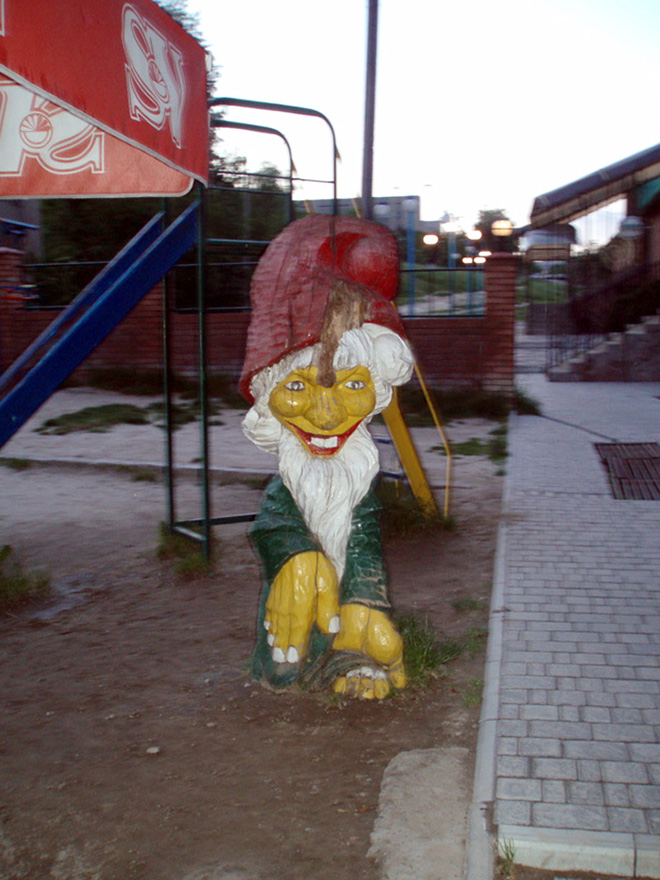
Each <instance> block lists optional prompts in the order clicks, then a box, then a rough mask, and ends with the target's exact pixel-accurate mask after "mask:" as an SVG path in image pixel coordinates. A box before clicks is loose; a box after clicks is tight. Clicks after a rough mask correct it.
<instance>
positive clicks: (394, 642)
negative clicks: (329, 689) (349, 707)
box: [332, 603, 406, 700]
mask: <svg viewBox="0 0 660 880" xmlns="http://www.w3.org/2000/svg"><path fill="white" fill-rule="evenodd" d="M332 647H333V648H334V649H335V650H337V651H358V652H359V653H360V654H363V655H364V656H365V658H367V662H366V663H365V665H363V666H358V667H357V668H356V669H352V670H351V671H350V672H348V673H347V674H346V675H342V676H340V677H339V678H337V680H336V681H335V683H334V689H335V691H336V692H337V693H340V694H347V695H348V696H352V697H358V698H360V699H363V700H373V699H376V700H381V699H383V697H386V696H387V695H388V694H389V693H390V690H391V688H392V687H395V688H403V687H405V686H406V673H405V670H404V668H403V640H402V638H401V636H400V635H399V633H398V631H397V629H396V627H395V626H394V624H393V623H392V621H391V620H390V619H389V617H388V616H387V615H386V614H384V613H383V612H382V611H378V610H377V609H376V608H369V607H367V606H366V605H358V604H357V603H356V604H347V605H344V606H342V609H341V617H340V631H339V634H338V635H337V636H336V637H335V640H334V642H333V643H332ZM369 660H370V661H372V663H371V664H369V663H368V661H369ZM374 664H375V666H374Z"/></svg>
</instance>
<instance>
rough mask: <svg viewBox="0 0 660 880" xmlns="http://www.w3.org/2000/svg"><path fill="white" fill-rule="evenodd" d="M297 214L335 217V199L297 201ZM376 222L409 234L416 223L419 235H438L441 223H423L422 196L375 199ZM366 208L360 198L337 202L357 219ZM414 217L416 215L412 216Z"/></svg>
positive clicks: (344, 210)
mask: <svg viewBox="0 0 660 880" xmlns="http://www.w3.org/2000/svg"><path fill="white" fill-rule="evenodd" d="M294 205H295V207H296V214H297V215H298V216H299V215H300V214H301V213H303V212H304V213H311V214H332V208H333V202H332V199H309V200H308V201H304V202H301V201H298V202H294ZM373 205H374V220H376V222H377V223H382V225H383V226H387V227H388V229H391V230H392V232H405V231H406V230H407V229H408V224H409V222H410V221H411V220H412V223H413V229H414V230H415V231H416V232H436V233H437V232H438V231H439V226H440V221H439V220H420V217H419V213H420V198H419V196H380V197H379V196H374V199H373ZM361 211H362V205H361V200H360V199H359V198H356V199H337V213H338V214H340V215H342V216H346V215H349V216H353V217H357V216H360V215H361ZM411 215H412V216H411Z"/></svg>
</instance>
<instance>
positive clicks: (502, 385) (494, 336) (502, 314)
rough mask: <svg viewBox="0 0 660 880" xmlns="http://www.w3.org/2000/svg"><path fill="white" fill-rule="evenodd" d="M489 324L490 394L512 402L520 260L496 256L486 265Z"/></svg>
mask: <svg viewBox="0 0 660 880" xmlns="http://www.w3.org/2000/svg"><path fill="white" fill-rule="evenodd" d="M484 268H485V288H486V321H487V324H488V343H487V352H488V354H487V361H488V363H487V365H486V369H485V376H486V380H487V383H488V386H489V390H491V391H497V392H499V393H502V394H506V396H507V397H509V398H512V397H513V393H514V390H515V384H514V342H515V308H516V278H517V275H518V257H517V256H515V255H514V254H499V253H495V254H493V255H492V256H490V257H488V259H487V261H486V265H485V267H484Z"/></svg>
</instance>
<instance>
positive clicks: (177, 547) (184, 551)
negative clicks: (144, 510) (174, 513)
mask: <svg viewBox="0 0 660 880" xmlns="http://www.w3.org/2000/svg"><path fill="white" fill-rule="evenodd" d="M156 555H157V556H158V558H159V559H170V560H174V561H175V566H174V567H175V570H176V572H177V574H178V575H179V576H180V577H182V578H184V579H185V580H194V579H195V578H198V577H203V576H204V575H207V574H210V573H211V571H212V570H213V564H212V562H211V561H210V560H207V559H206V558H205V556H204V553H203V552H202V550H201V548H200V545H199V544H197V542H196V541H194V540H193V539H192V538H187V537H186V536H185V535H182V534H180V533H179V532H171V531H170V530H169V527H168V526H167V524H166V523H161V524H160V533H159V540H158V548H157V551H156Z"/></svg>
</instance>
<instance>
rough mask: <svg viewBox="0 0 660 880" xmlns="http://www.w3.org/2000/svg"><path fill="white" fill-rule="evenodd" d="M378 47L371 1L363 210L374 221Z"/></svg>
mask: <svg viewBox="0 0 660 880" xmlns="http://www.w3.org/2000/svg"><path fill="white" fill-rule="evenodd" d="M377 47H378V0H369V20H368V23H367V83H366V90H365V102H364V146H363V154H362V210H363V213H364V217H365V218H366V219H367V220H373V217H374V206H373V193H372V190H373V179H374V117H375V113H376V51H377Z"/></svg>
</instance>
